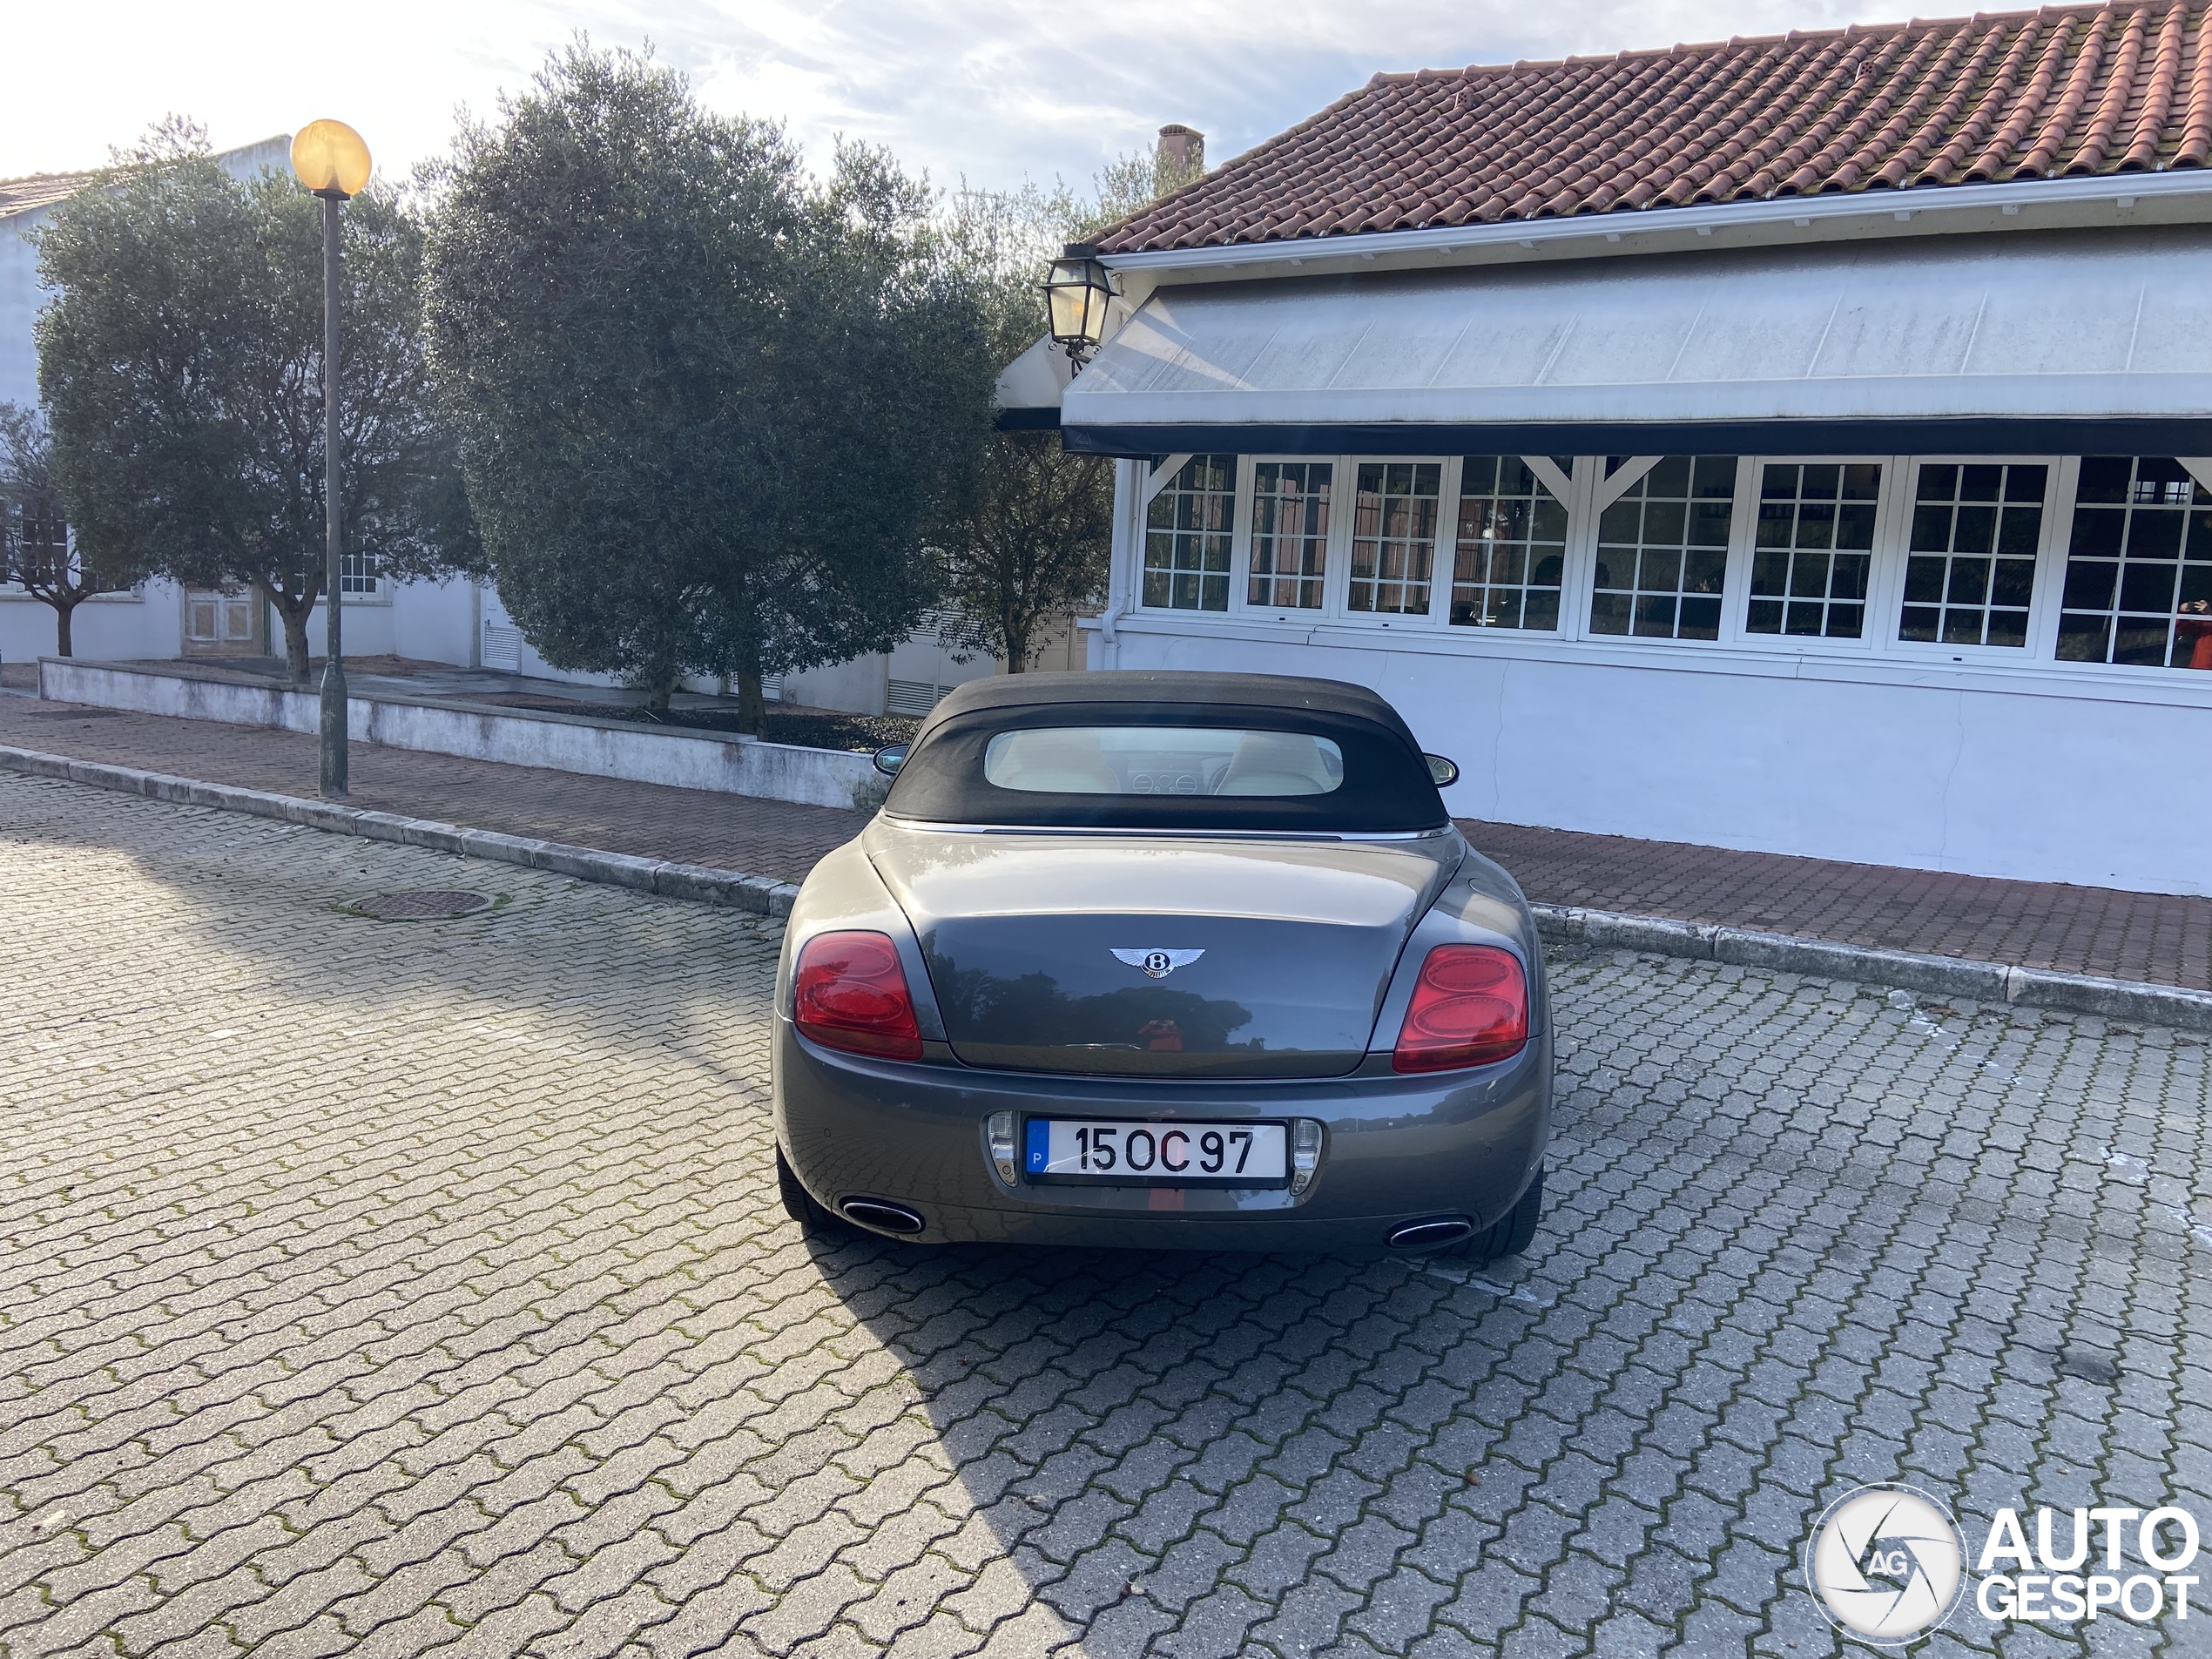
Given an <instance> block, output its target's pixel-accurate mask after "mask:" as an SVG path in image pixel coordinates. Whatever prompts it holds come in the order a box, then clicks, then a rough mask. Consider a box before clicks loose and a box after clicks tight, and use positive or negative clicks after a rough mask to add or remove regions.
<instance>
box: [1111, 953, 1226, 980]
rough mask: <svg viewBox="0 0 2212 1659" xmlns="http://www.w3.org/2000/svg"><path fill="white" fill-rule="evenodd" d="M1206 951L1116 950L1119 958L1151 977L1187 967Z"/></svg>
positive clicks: (1154, 977)
mask: <svg viewBox="0 0 2212 1659" xmlns="http://www.w3.org/2000/svg"><path fill="white" fill-rule="evenodd" d="M1114 954H1115V956H1116V957H1117V958H1118V959H1119V960H1121V961H1124V962H1127V963H1128V964H1129V965H1130V967H1131V968H1143V970H1144V972H1145V974H1147V975H1148V976H1149V977H1150V978H1152V979H1165V978H1166V977H1167V976H1168V975H1169V974H1172V973H1174V972H1175V970H1176V969H1177V968H1188V967H1190V964H1191V963H1193V962H1195V961H1197V960H1198V958H1200V957H1201V956H1203V955H1204V954H1206V953H1205V952H1204V951H1202V950H1117V951H1116V952H1115V953H1114Z"/></svg>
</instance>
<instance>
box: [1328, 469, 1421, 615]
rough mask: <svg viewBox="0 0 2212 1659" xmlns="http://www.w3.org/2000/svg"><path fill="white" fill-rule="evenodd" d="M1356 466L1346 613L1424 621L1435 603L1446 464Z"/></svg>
mask: <svg viewBox="0 0 2212 1659" xmlns="http://www.w3.org/2000/svg"><path fill="white" fill-rule="evenodd" d="M1357 465H1358V473H1357V485H1356V488H1355V490H1354V493H1353V496H1352V557H1351V562H1350V565H1351V568H1350V577H1349V580H1348V582H1347V583H1346V586H1345V610H1346V611H1347V612H1351V613H1354V614H1359V613H1366V614H1370V615H1376V616H1393V617H1426V616H1427V615H1428V614H1429V611H1430V609H1431V608H1432V605H1433V599H1434V594H1433V587H1434V582H1435V571H1436V542H1437V533H1438V530H1439V529H1440V526H1441V522H1442V521H1441V509H1442V506H1443V497H1444V463H1443V462H1440V461H1362V462H1358V463H1357Z"/></svg>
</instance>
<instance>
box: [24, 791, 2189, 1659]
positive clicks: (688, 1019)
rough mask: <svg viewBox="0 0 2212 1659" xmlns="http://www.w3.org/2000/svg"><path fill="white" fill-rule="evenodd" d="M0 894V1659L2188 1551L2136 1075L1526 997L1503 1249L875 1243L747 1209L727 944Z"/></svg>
mask: <svg viewBox="0 0 2212 1659" xmlns="http://www.w3.org/2000/svg"><path fill="white" fill-rule="evenodd" d="M0 872H4V880H0V1077H4V1078H5V1079H6V1080H7V1085H8V1087H7V1089H6V1092H5V1095H4V1097H0V1155H3V1156H0V1225H3V1226H4V1228H5V1230H6V1231H5V1237H6V1238H8V1240H9V1243H10V1250H9V1251H7V1253H6V1254H5V1255H4V1256H3V1257H0V1401H4V1403H5V1409H4V1411H0V1649H4V1651H5V1652H6V1653H7V1654H8V1655H9V1656H10V1659H17V1656H21V1659H30V1656H34V1655H45V1654H49V1653H58V1652H63V1651H70V1650H78V1651H85V1652H92V1653H99V1654H104V1655H111V1656H112V1655H129V1656H132V1659H136V1656H138V1655H142V1654H152V1653H156V1652H160V1653H171V1652H175V1653H192V1654H210V1655H227V1654H233V1653H239V1654H243V1653H248V1652H251V1653H256V1654H271V1655H274V1654H287V1655H289V1654H309V1655H321V1654H339V1653H352V1652H361V1653H395V1654H402V1653H417V1652H436V1653H442V1654H447V1655H452V1656H458V1655H462V1654H475V1653H484V1654H502V1655H520V1654H529V1655H537V1656H546V1659H551V1656H556V1655H557V1656H577V1659H600V1656H614V1655H622V1656H625V1659H628V1656H641V1659H642V1656H653V1659H659V1656H676V1655H691V1654H702V1653H708V1652H726V1653H732V1654H739V1655H773V1656H778V1659H781V1656H784V1655H786V1654H793V1653H802V1652H803V1653H807V1654H819V1655H829V1654H840V1653H854V1654H860V1653H880V1652H883V1651H887V1650H888V1651H891V1652H894V1653H896V1654H899V1655H901V1656H907V1655H912V1656H927V1655H938V1654H942V1655H947V1656H968V1655H977V1654H993V1653H1001V1652H1004V1653H1049V1652H1060V1653H1065V1654H1075V1653H1078V1652H1080V1653H1082V1654H1085V1655H1097V1656H1103V1655H1109V1654H1129V1655H1139V1654H1144V1655H1150V1654H1160V1655H1169V1654H1186V1653H1187V1654H1193V1655H1197V1654H1210V1655H1211V1654H1220V1655H1227V1654H1252V1655H1261V1656H1277V1659H1288V1656H1293V1655H1306V1654H1323V1653H1325V1654H1330V1655H1345V1656H1348V1655H1353V1654H1372V1653H1385V1654H1393V1655H1395V1654H1420V1655H1424V1656H1429V1655H1433V1656H1450V1655H1463V1654H1494V1655H1495V1654H1506V1653H1511V1654H1522V1653H1527V1654H1583V1653H1595V1654H1606V1655H1611V1654H1657V1653H1661V1652H1669V1653H1674V1652H1682V1653H1692V1654H1699V1655H1703V1654H1744V1653H1757V1654H1759V1655H1762V1656H1771V1659H1792V1656H1805V1659H1810V1656H1811V1655H1815V1654H1827V1653H1836V1652H1838V1651H1839V1649H1838V1643H1837V1641H1836V1639H1835V1636H1834V1634H1833V1632H1832V1631H1831V1629H1830V1627H1829V1626H1828V1625H1827V1624H1826V1622H1824V1620H1823V1619H1822V1618H1821V1616H1820V1615H1819V1614H1818V1612H1817V1609H1816V1608H1815V1607H1814V1606H1813V1604H1812V1602H1811V1600H1810V1598H1809V1597H1808V1596H1807V1595H1806V1594H1805V1592H1804V1589H1803V1588H1801V1587H1800V1585H1799V1584H1798V1582H1797V1551H1798V1549H1799V1548H1800V1546H1801V1545H1802V1542H1803V1540H1804V1534H1805V1532H1806V1530H1807V1529H1808V1527H1809V1525H1810V1522H1811V1519H1812V1517H1813V1516H1814V1515H1815V1514H1817V1511H1818V1510H1819V1508H1820V1507H1823V1506H1824V1504H1825V1503H1826V1502H1827V1501H1830V1500H1831V1499H1832V1498H1834V1497H1835V1496H1837V1495H1838V1494H1840V1493H1841V1492H1842V1491H1844V1490H1845V1489H1846V1488H1848V1487H1850V1486H1851V1485H1852V1484H1853V1483H1855V1482H1857V1481H1860V1480H1885V1479H1897V1478H1904V1479H1908V1480H1918V1481H1919V1482H1922V1483H1924V1484H1926V1485H1928V1486H1930V1487H1933V1488H1934V1489H1936V1490H1937V1491H1938V1492H1939V1494H1940V1495H1943V1496H1945V1497H1946V1498H1948V1499H1951V1500H1952V1501H1955V1502H1956V1503H1957V1504H1958V1506H1959V1507H1960V1508H1961V1509H1962V1511H1963V1512H1964V1513H1965V1514H1966V1515H1967V1516H1968V1517H1969V1525H1968V1532H1969V1536H1970V1537H1978V1536H1979V1522H1981V1521H1986V1517H1987V1516H1988V1514H1990V1513H1991V1511H1992V1510H1993V1508H1994V1507H1997V1506H1999V1505H2005V1504H2011V1505H2020V1504H2024V1503H2037V1502H2050V1503H2053V1504H2055V1505H2061V1506H2066V1507H2071V1506H2073V1505H2074V1504H2077V1503H2079V1504H2087V1503H2090V1502H2092V1501H2098V1500H2100V1499H2102V1500H2107V1501H2122V1502H2127V1503H2131V1504H2136V1505H2139V1506H2144V1507H2148V1505H2150V1504H2151V1503H2153V1502H2157V1501H2171V1502H2178V1503H2182V1504H2185V1505H2188V1506H2191V1507H2194V1508H2195V1511H2196V1513H2197V1514H2200V1515H2206V1516H2212V1438H2209V1437H2212V1414H2208V1413H2207V1411H2206V1408H2205V1406H2204V1402H2205V1401H2206V1400H2208V1399H2212V1308H2208V1287H2212V1132H2209V1131H2208V1129H2207V1122H2208V1107H2212V1082H2208V1076H2207V1067H2206V1055H2207V1052H2208V1051H2207V1049H2206V1048H2205V1047H2204V1046H2203V1045H2202V1044H2201V1043H2200V1042H2196V1041H2195V1040H2194V1039H2191V1038H2189V1037H2188V1036H2186V1035H2177V1034H2175V1033H2172V1032H2168V1031H2164V1030H2161V1029H2155V1028H2152V1029H2140V1028H2124V1027H2118V1026H2114V1025H2108V1024H2107V1023H2105V1022H2101V1021H2098V1020H2095V1019H2092V1018H2089V1017H2086V1016H2082V1017H2070V1018H2060V1017H2056V1016H2051V1015H2033V1014H2028V1013H2025V1012H2021V1011H2016V1010H2008V1009H1997V1008H1975V1007H1943V1006H1939V1005H1936V1004H1932V1003H1928V1002H1925V1001H1922V1002H1916V1001H1915V1000H1914V999H1912V997H1910V996H1906V995H1903V994H1901V993H1891V992H1878V991H1874V990H1870V989H1866V988H1859V987H1855V986H1851V985H1847V984H1840V983H1835V982H1831V981H1814V980H1804V979H1799V978H1796V977H1793V976H1789V975H1775V974H1765V973H1761V972H1755V971H1751V970H1746V969H1741V968H1730V967H1725V966H1721V965H1717V964H1714V963H1710V962H1684V961H1664V962H1660V961H1651V960H1644V959H1638V958H1636V957H1635V956H1633V955H1629V954H1618V953H1602V954H1580V955H1562V956H1561V958H1559V959H1558V960H1557V961H1555V962H1554V977H1555V981H1556V984H1557V989H1558V996H1559V1006H1560V1010H1561V1022H1562V1025H1561V1042H1560V1064H1561V1074H1562V1076H1561V1081H1562V1085H1563V1087H1562V1092H1561V1103H1560V1110H1559V1115H1558V1123H1557V1133H1558V1136H1559V1138H1558V1141H1557V1143H1556V1144H1555V1149H1554V1163H1553V1166H1552V1173H1551V1177H1550V1187H1549V1190H1550V1193H1551V1209H1550V1211H1548V1215H1547V1217H1546V1220H1545V1223H1544V1226H1543V1229H1542V1231H1541V1233H1540V1235H1539V1237H1538V1240H1537V1244H1536V1246H1535V1248H1534V1251H1532V1252H1531V1253H1530V1254H1529V1255H1528V1256H1527V1257H1526V1258H1522V1259H1521V1260H1518V1261H1514V1262H1509V1263H1498V1264H1487V1265H1476V1264H1466V1263H1458V1262H1442V1261H1440V1262H1429V1263H1419V1262H1405V1261H1390V1260H1372V1259H1371V1260H1359V1261H1329V1260H1323V1259H1318V1258H1292V1257H1256V1256H1251V1257H1228V1256H1224V1257H1217V1258H1205V1257H1185V1256H1177V1255H1169V1254H1157V1255H1155V1254H1143V1253H1135V1252H1130V1253H1092V1252H1084V1251H1000V1250H993V1249H980V1248H979V1249H955V1250H942V1251H926V1250H918V1249H914V1248H912V1247H907V1246H901V1245H897V1244H891V1243H888V1242H886V1241H879V1240H874V1239H863V1238H853V1237H844V1238H803V1237H801V1236H800V1235H799V1233H798V1231H796V1230H795V1229H794V1228H792V1226H791V1225H790V1224H788V1223H787V1222H786V1221H785V1220H784V1219H783V1217H782V1215H781V1212H780V1211H779V1208H778V1206H777V1204H776V1202H775V1197H774V1184H773V1179H772V1164H771V1157H770V1146H771V1137H770V1131H769V1127H768V1121H767V1114H766V1104H765V1062H766V1032H765V1023H764V1021H765V1009H766V996H767V994H768V990H769V986H770V981H771V974H772V967H773V961H774V954H775V950H776V945H777V935H776V934H775V931H774V929H773V927H772V925H770V924H767V923H765V922H762V921H759V920H757V919H754V918H752V917H748V916H744V915H738V914H732V913H730V912H727V911H720V910H710V909H707V908H705V907H698V906H691V905H685V904H682V903H678V902H671V901H667V900H656V899H653V898H651V897H647V896H642V895H638V894H632V893H629V892H626V891H623V890H619V889H616V888H611V887H592V886H587V885H583V884H579V883H575V882H571V881H569V880H565V879H563V878H559V877H556V876H551V875H548V874H545V873H538V872H532V871H526V870H519V869H514V868H511V867H482V866H468V865H464V864H462V863H461V862H460V861H458V860H452V859H448V858H446V857H443V856H442V855H440V854H436V853H428V852H424V851H421V850H418V849H414V848H407V847H399V846H387V845H383V844H381V843H367V842H360V841H354V840H346V839H342V838H338V837H333V836H327V835H321V834H318V833H314V832H312V831H308V830H303V829H293V828H288V827H286V826H277V825H273V824H270V823H266V822H264V821H261V820H257V819H246V818H241V817H237V816H233V815H226V814H223V813H212V812H206V811H201V810H199V809H193V808H183V807H177V806H167V805H163V804H158V803H154V802H150V801H145V800H141V799H135V798H131V797H125V796H118V795H116V794H112V793H108V792H100V791H97V790H91V789H86V788H83V787H79V786H74V785H69V784H64V783H54V782H49V781H44V780H33V779H23V778H18V777H12V776H0ZM454 885H466V886H471V887H479V888H481V889H483V890H487V891H491V892H494V893H496V894H502V895H503V896H504V897H505V898H506V900H507V902H506V903H505V904H504V905H502V907H500V908H499V909H497V910H496V911H492V912H487V913H483V914H479V915H475V916H471V917H465V918H461V919H458V920H454V921H433V922H419V923H408V924H404V925H399V924H382V923H378V922H374V921H368V920H366V919H361V918H355V917H350V916H347V915H344V914H341V913H340V912H339V911H338V910H337V909H336V907H337V906H338V905H340V904H341V903H342V902H343V901H344V900H347V899H348V898H350V897H353V896H355V895H356V894H359V893H361V892H363V891H369V890H378V889H385V888H402V887H448V886H454ZM2194 1631H2195V1626H2194V1625H2193V1624H2192V1625H2191V1626H2190V1627H2188V1629H2182V1627H2180V1626H2179V1625H2177V1624H2175V1623H2172V1622H2169V1623H2168V1625H2167V1626H2166V1627H2165V1629H2164V1630H2163V1631H2162V1633H2155V1632H2151V1631H2144V1630H2138V1629H2134V1628H2133V1627H2128V1626H2125V1625H2123V1624H2121V1623H2119V1622H2115V1621H2114V1620H2112V1619H2111V1618H2109V1617H2107V1618H2106V1619H2104V1620H2101V1621H2100V1622H2098V1623H2097V1624H2095V1625H2094V1626H2091V1625H2083V1626H2080V1627H2065V1626H2055V1625H2054V1626H2045V1627H2040V1628H2036V1629H2029V1628H2027V1627H2013V1628H2009V1629H2006V1631H2005V1633H2004V1635H2003V1638H2002V1640H2001V1642H2000V1641H1999V1640H1997V1639H1995V1638H1993V1636H1992V1635H1991V1632H1990V1627H1988V1626H1987V1625H1986V1624H1984V1623H1982V1622H1980V1621H1979V1620H1978V1619H1976V1618H1973V1617H1971V1616H1961V1617H1960V1618H1959V1619H1958V1620H1956V1621H1954V1623H1953V1626H1952V1629H1951V1630H1950V1631H1948V1632H1947V1633H1946V1635H1944V1636H1943V1637H1942V1638H1940V1639H1939V1640H1938V1641H1937V1642H1932V1643H1931V1644H1930V1646H1929V1647H1928V1648H1927V1649H1925V1651H1927V1652H1931V1653H1933V1652H1943V1653H1969V1652H1982V1653H1986V1652H1991V1651H2002V1652H2005V1653H2007V1654H2021V1655H2027V1654H2040V1653H2043V1652H2046V1651H2048V1652H2052V1653H2064V1652H2090V1653H2100V1654H2103V1653H2112V1654H2118V1653H2134V1652H2137V1651H2148V1650H2150V1649H2151V1648H2152V1647H2153V1645H2154V1643H2155V1641H2156V1640H2157V1638H2158V1636H2159V1635H2162V1637H2163V1640H2164V1641H2165V1642H2166V1643H2167V1644H2168V1645H2167V1647H2166V1648H2165V1649H2163V1650H2164V1651H2168V1652H2172V1653H2175V1654H2182V1653H2186V1652H2188V1651H2191V1650H2192V1640H2191V1638H2192V1635H2193V1633H2194ZM1792 1644H1794V1645H1792Z"/></svg>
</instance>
